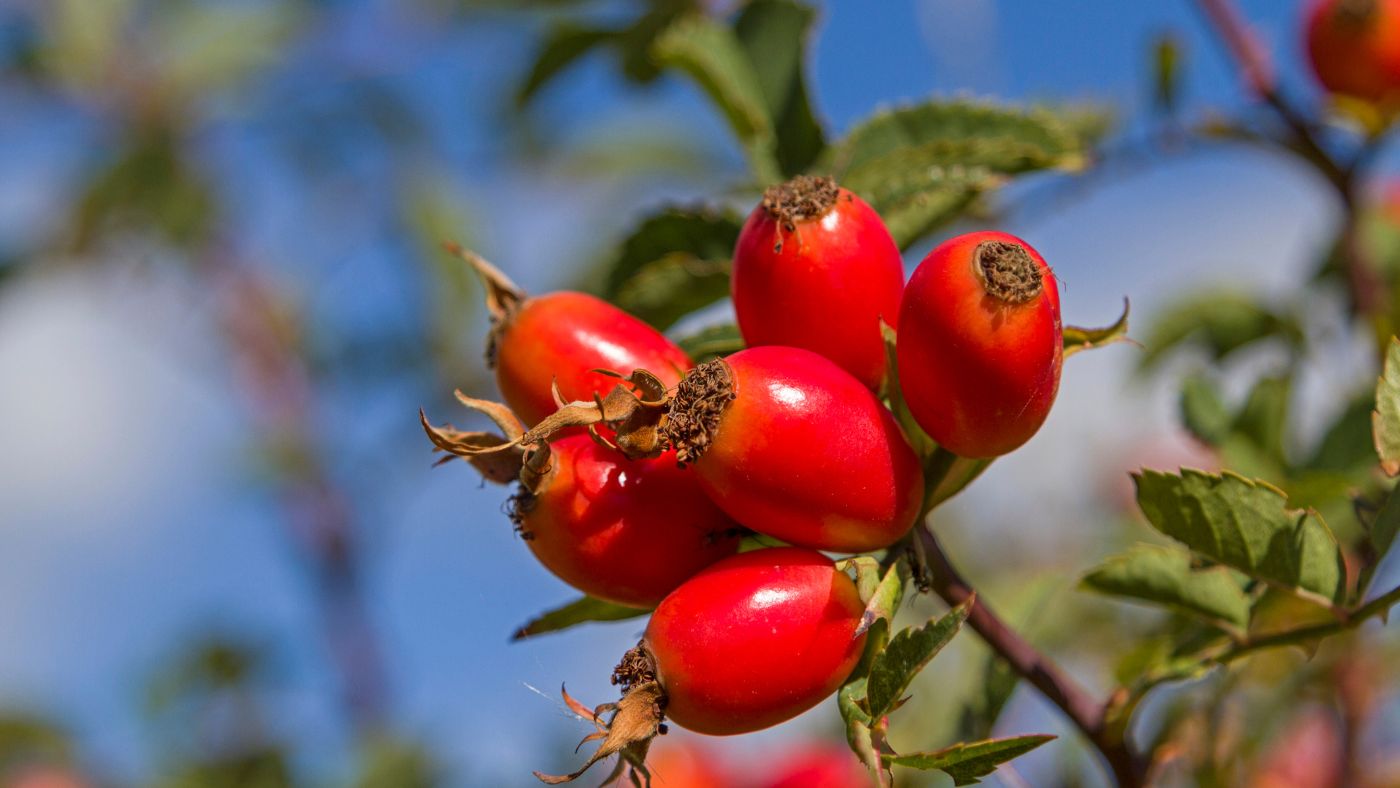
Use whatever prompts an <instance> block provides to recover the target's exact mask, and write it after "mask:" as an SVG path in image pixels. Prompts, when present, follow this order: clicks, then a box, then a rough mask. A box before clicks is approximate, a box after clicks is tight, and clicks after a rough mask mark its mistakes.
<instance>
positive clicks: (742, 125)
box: [651, 14, 782, 183]
mask: <svg viewBox="0 0 1400 788" xmlns="http://www.w3.org/2000/svg"><path fill="white" fill-rule="evenodd" d="M651 53H652V59H653V60H654V61H655V62H656V63H657V64H658V65H660V66H663V67H667V68H675V69H678V70H680V71H682V72H684V73H686V74H688V75H689V76H690V77H691V78H692V79H694V80H695V81H696V83H697V84H698V85H699V86H700V88H701V89H702V90H704V91H705V93H706V95H708V96H709V97H710V100H711V101H713V102H714V103H715V104H716V106H718V107H719V108H720V110H721V111H722V112H723V113H724V117H725V119H726V120H728V121H729V127H730V129H731V130H732V131H733V132H734V135H735V136H736V137H737V138H738V139H739V142H740V144H741V145H742V146H743V148H744V151H745V153H746V154H747V156H748V159H749V166H750V168H752V170H753V174H754V177H755V179H757V180H758V182H759V183H776V182H777V181H780V180H782V170H781V168H780V167H779V166H778V160H777V136H776V134H775V132H774V128H773V120H772V118H771V117H770V116H769V114H768V104H767V102H766V100H765V98H764V94H763V87H762V85H761V84H760V82H759V77H758V74H757V73H756V72H755V70H754V66H753V63H751V62H750V61H749V58H748V55H747V54H746V53H745V52H744V48H743V46H742V45H741V44H740V43H739V39H738V37H737V36H736V35H735V34H734V31H732V30H730V29H729V28H727V27H725V26H723V25H721V24H720V23H718V22H716V21H714V20H713V19H710V18H709V17H706V16H701V15H698V14H696V15H687V16H685V17H682V18H681V19H679V20H677V21H676V22H675V23H674V24H672V25H671V26H670V27H669V28H667V30H666V32H664V33H662V34H661V35H660V36H659V37H658V38H657V39H656V41H655V43H654V44H653V45H652V48H651Z"/></svg>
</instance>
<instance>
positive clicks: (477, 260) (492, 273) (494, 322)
mask: <svg viewBox="0 0 1400 788" xmlns="http://www.w3.org/2000/svg"><path fill="white" fill-rule="evenodd" d="M442 247H443V248H444V249H446V250H447V251H448V252H449V253H451V254H454V255H456V256H457V257H460V258H462V260H464V261H466V263H467V264H468V265H470V266H471V267H472V270H473V271H475V272H476V275H477V276H478V277H480V278H481V284H482V286H484V287H485V288H486V311H487V313H488V314H489V315H490V316H491V329H490V331H488V332H487V334H486V367H487V369H495V368H496V349H497V347H499V345H500V342H501V335H502V334H504V333H505V331H506V329H507V328H508V327H509V326H510V321H511V318H513V317H514V316H515V313H516V312H518V311H519V310H520V305H521V304H522V303H524V301H525V298H526V294H525V291H524V290H521V289H520V287H519V286H517V285H516V284H515V283H514V282H512V281H511V280H510V277H508V276H506V275H505V274H504V273H502V272H501V269H499V268H497V267H496V266H494V265H491V264H490V263H488V262H486V259H485V258H483V257H482V256H481V255H479V254H477V253H476V252H473V251H471V250H470V249H463V248H462V247H461V246H460V245H459V244H455V243H453V242H451V241H448V242H446V243H444V244H443V245H442Z"/></svg>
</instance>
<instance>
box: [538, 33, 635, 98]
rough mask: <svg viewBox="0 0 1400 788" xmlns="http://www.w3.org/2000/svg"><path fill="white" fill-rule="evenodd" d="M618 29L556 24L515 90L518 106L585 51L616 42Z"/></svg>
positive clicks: (585, 52)
mask: <svg viewBox="0 0 1400 788" xmlns="http://www.w3.org/2000/svg"><path fill="white" fill-rule="evenodd" d="M618 36H619V33H618V32H617V31H615V30H608V29H605V28H596V27H580V26H578V25H574V24H571V23H567V22H565V23H562V24H559V25H557V26H556V27H555V28H554V29H553V30H550V31H549V33H548V34H547V35H546V36H545V38H544V41H543V43H541V44H540V49H539V52H538V54H536V55H535V61H534V64H533V65H531V66H530V72H529V73H528V74H526V75H525V79H524V81H523V82H521V83H520V87H519V88H517V89H516V92H515V103H516V105H517V106H522V107H523V106H525V105H526V104H529V103H530V101H531V99H533V98H534V97H535V95H536V94H538V93H539V91H540V89H542V88H543V87H544V86H545V85H547V84H548V83H549V82H550V81H552V80H553V79H554V78H555V77H557V76H559V75H560V74H562V73H563V72H564V71H565V70H566V69H567V68H568V67H569V66H572V65H573V64H574V63H575V62H577V61H578V60H579V59H580V58H582V57H583V56H584V55H587V54H588V53H589V52H591V51H593V50H594V49H596V48H598V47H600V46H602V45H603V44H607V43H610V42H614V41H616V40H617V39H618Z"/></svg>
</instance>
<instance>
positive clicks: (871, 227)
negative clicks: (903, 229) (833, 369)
mask: <svg viewBox="0 0 1400 788" xmlns="http://www.w3.org/2000/svg"><path fill="white" fill-rule="evenodd" d="M903 289H904V263H903V261H902V260H901V259H900V256H899V247H898V246H896V245H895V242H894V239H893V238H891V237H890V233H889V230H887V229H885V224H884V222H882V221H881V220H880V216H879V215H878V214H877V213H875V209H873V208H871V207H870V206H869V205H867V204H866V203H865V201H864V200H862V199H860V198H859V197H857V196H856V195H854V194H852V193H851V192H849V191H847V190H845V189H840V190H839V191H838V193H837V196H836V201H835V203H834V204H833V206H832V207H831V209H830V210H829V211H827V213H826V214H825V215H824V216H822V217H820V218H816V219H808V220H802V221H797V222H794V223H793V229H792V230H788V229H785V228H784V227H783V223H782V221H780V220H779V219H776V218H774V216H773V215H771V214H770V213H769V212H768V211H767V210H766V209H765V208H764V206H763V205H759V206H758V207H757V208H754V210H753V213H751V214H749V218H748V220H747V221H746V222H745V223H744V228H743V230H742V231H741V232H740V234H739V241H738V244H737V245H736V246H735V248H734V274H733V279H732V285H731V291H732V295H733V297H734V311H735V313H736V314H737V316H738V319H739V330H740V333H742V334H743V336H744V342H745V344H747V345H748V346H750V347H756V346H759V345H786V346H788V347H799V348H805V349H807V350H811V351H814V352H816V353H819V354H821V355H823V356H826V357H827V358H829V359H831V360H832V361H834V362H836V363H837V365H839V366H840V367H841V368H842V369H844V370H846V371H847V372H849V373H851V374H852V375H854V376H855V377H857V378H859V379H860V380H861V382H863V383H864V384H865V385H866V386H867V387H869V388H872V389H873V388H876V387H878V386H879V385H880V381H881V379H882V378H883V377H884V374H885V348H884V340H883V338H882V337H881V335H880V322H879V321H880V319H881V318H884V320H885V322H887V323H891V324H893V323H894V321H895V319H896V317H897V316H898V314H899V298H900V293H901V291H902V290H903Z"/></svg>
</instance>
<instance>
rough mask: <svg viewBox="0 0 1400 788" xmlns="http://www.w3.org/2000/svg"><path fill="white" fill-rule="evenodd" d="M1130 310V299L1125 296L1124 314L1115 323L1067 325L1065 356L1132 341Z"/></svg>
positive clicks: (1065, 330) (1065, 331) (1065, 329)
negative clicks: (1129, 323) (1084, 326)
mask: <svg viewBox="0 0 1400 788" xmlns="http://www.w3.org/2000/svg"><path fill="white" fill-rule="evenodd" d="M1128 310H1129V304H1128V299H1126V298H1125V299H1123V314H1121V315H1119V316H1118V319H1117V320H1115V321H1113V325H1110V326H1103V327H1102V328H1081V327H1079V326H1065V328H1064V339H1063V342H1064V345H1065V357H1066V358H1068V357H1070V356H1072V355H1074V354H1075V353H1078V352H1079V351H1081V350H1090V349H1092V348H1096V347H1103V346H1104V345H1112V344H1114V343H1117V342H1132V340H1131V339H1129V338H1128Z"/></svg>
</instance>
